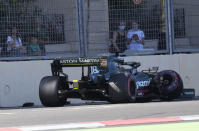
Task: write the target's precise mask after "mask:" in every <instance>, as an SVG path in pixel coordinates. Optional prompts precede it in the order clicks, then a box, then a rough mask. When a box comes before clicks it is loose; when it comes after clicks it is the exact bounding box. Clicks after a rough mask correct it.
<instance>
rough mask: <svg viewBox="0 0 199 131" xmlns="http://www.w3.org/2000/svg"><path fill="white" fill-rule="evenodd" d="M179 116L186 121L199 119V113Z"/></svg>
mask: <svg viewBox="0 0 199 131" xmlns="http://www.w3.org/2000/svg"><path fill="white" fill-rule="evenodd" d="M179 118H180V119H182V120H184V121H194V120H199V115H192V116H179Z"/></svg>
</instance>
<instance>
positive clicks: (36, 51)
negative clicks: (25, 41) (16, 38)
mask: <svg viewBox="0 0 199 131" xmlns="http://www.w3.org/2000/svg"><path fill="white" fill-rule="evenodd" d="M28 50H29V53H30V54H29V55H34V56H41V55H42V53H41V49H40V46H39V44H38V38H37V36H35V35H32V36H31V38H30V44H29V49H28Z"/></svg>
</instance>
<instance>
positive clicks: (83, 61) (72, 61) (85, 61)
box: [60, 58, 100, 65]
mask: <svg viewBox="0 0 199 131" xmlns="http://www.w3.org/2000/svg"><path fill="white" fill-rule="evenodd" d="M99 62H100V58H68V59H62V60H60V64H65V65H99Z"/></svg>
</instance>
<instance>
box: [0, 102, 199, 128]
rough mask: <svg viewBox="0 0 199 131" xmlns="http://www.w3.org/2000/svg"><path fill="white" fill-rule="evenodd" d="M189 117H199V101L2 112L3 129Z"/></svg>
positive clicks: (93, 104)
mask: <svg viewBox="0 0 199 131" xmlns="http://www.w3.org/2000/svg"><path fill="white" fill-rule="evenodd" d="M187 115H189V116H190V115H199V100H191V101H172V102H149V103H130V104H109V103H107V102H90V101H89V102H88V101H87V102H83V103H75V104H70V105H66V106H64V107H53V108H46V107H29V108H16V109H11V108H0V128H5V127H19V126H34V125H51V124H53V125H55V124H68V123H80V122H96V121H109V120H126V119H139V118H155V117H171V116H187Z"/></svg>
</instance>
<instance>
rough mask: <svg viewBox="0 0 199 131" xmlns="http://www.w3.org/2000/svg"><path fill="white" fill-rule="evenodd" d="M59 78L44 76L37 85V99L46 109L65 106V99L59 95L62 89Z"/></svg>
mask: <svg viewBox="0 0 199 131" xmlns="http://www.w3.org/2000/svg"><path fill="white" fill-rule="evenodd" d="M62 84H63V83H62V80H61V78H60V77H59V76H46V77H44V78H43V79H42V80H41V82H40V85H39V97H40V100H41V103H42V104H43V105H44V106H47V107H58V106H64V105H65V104H66V98H64V97H62V96H60V95H59V92H60V91H61V90H62V89H63V85H62Z"/></svg>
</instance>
